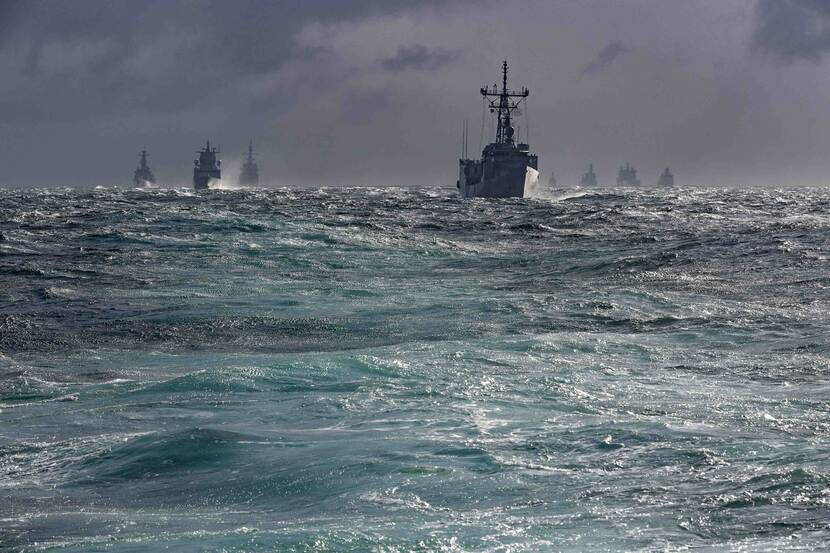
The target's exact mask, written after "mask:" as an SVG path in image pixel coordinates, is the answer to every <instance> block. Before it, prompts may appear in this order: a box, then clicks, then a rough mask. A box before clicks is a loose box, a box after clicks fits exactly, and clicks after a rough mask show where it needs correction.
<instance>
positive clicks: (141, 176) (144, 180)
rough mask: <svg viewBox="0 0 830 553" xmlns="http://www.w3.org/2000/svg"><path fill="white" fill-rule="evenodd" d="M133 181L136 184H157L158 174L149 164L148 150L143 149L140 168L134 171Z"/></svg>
mask: <svg viewBox="0 0 830 553" xmlns="http://www.w3.org/2000/svg"><path fill="white" fill-rule="evenodd" d="M133 183H134V184H135V185H136V186H145V185H147V184H156V176H155V175H154V174H153V172H152V171H151V170H150V167H149V166H148V165H147V150H141V158H140V161H139V163H138V168H137V169H136V170H135V172H134V173H133Z"/></svg>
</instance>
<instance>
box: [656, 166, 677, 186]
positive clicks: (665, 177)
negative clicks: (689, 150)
mask: <svg viewBox="0 0 830 553" xmlns="http://www.w3.org/2000/svg"><path fill="white" fill-rule="evenodd" d="M657 186H659V187H661V188H671V187H672V186H674V175H672V174H671V171H669V168H668V167H666V170H665V171H663V172H662V173H660V178H659V179H657Z"/></svg>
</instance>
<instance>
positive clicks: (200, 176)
mask: <svg viewBox="0 0 830 553" xmlns="http://www.w3.org/2000/svg"><path fill="white" fill-rule="evenodd" d="M221 178H222V173H220V172H219V171H194V172H193V188H195V189H196V190H207V189H208V188H210V186H209V184H210V181H212V180H220V179H221Z"/></svg>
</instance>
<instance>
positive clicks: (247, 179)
mask: <svg viewBox="0 0 830 553" xmlns="http://www.w3.org/2000/svg"><path fill="white" fill-rule="evenodd" d="M239 184H240V186H258V185H259V167H257V164H256V161H254V141H253V140H251V142H250V143H249V144H248V159H246V160H245V163H243V164H242V172H241V173H240V174H239Z"/></svg>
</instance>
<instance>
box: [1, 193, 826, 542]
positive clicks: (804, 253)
mask: <svg viewBox="0 0 830 553" xmlns="http://www.w3.org/2000/svg"><path fill="white" fill-rule="evenodd" d="M556 198H558V199H555V200H544V199H538V200H532V199H531V200H497V201H493V200H468V201H464V200H461V199H459V198H456V197H454V196H453V195H451V193H450V192H449V191H447V190H438V189H436V190H403V189H317V190H291V189H280V190H268V191H265V190H238V191H232V190H230V191H229V190H212V191H208V192H206V193H200V194H196V193H193V192H192V191H187V192H185V191H176V190H163V189H150V190H117V189H103V190H93V191H86V192H84V191H69V190H50V191H4V192H3V193H2V194H1V195H0V236H1V238H0V275H2V276H0V279H1V280H0V281H1V282H2V284H3V285H2V287H0V352H1V353H2V354H1V355H0V549H3V548H6V549H8V550H16V549H22V550H26V551H31V550H49V549H52V548H54V549H59V550H60V551H77V552H80V551H102V550H107V551H157V550H161V549H164V548H167V549H170V550H175V551H271V550H277V551H413V550H414V551H523V550H526V551H544V550H555V551H588V550H601V551H632V550H641V551H655V550H667V551H678V550H688V549H692V550H705V551H720V550H729V551H733V550H747V551H758V550H789V551H823V550H826V549H827V546H828V543H830V527H828V522H827V521H828V520H830V440H829V439H828V437H830V408H828V402H827V398H828V397H829V396H830V357H828V353H829V352H828V347H829V346H828V343H829V341H828V331H827V328H828V323H830V320H828V319H830V316H829V315H828V312H830V309H828V308H829V307H830V292H828V285H830V273H829V272H828V269H829V268H830V264H828V251H830V215H828V213H830V193H828V192H827V191H826V190H821V189H792V190H715V189H710V190H703V189H674V190H667V191H655V190H607V191H597V192H592V191H585V190H580V191H573V192H571V193H568V192H567V191H564V192H563V193H562V194H559V195H557V196H556Z"/></svg>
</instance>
